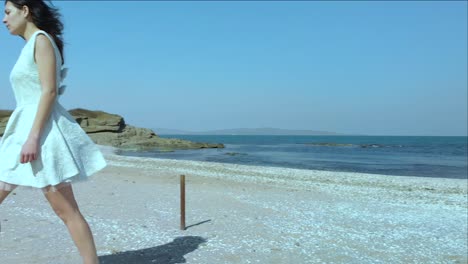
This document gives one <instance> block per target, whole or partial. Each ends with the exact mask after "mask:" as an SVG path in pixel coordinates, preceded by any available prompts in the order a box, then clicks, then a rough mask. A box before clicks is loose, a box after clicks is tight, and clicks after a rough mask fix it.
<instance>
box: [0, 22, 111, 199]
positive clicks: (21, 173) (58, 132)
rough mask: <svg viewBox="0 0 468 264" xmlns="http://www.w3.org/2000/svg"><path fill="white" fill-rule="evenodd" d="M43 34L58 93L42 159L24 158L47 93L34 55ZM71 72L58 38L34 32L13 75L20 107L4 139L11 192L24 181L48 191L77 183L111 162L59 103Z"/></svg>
mask: <svg viewBox="0 0 468 264" xmlns="http://www.w3.org/2000/svg"><path fill="white" fill-rule="evenodd" d="M39 34H43V35H45V36H46V37H47V38H48V39H49V40H50V41H51V43H52V46H53V47H54V51H55V59H56V66H57V67H56V69H57V75H56V76H57V80H56V82H57V94H58V96H57V97H56V99H55V101H54V103H53V106H52V110H51V112H50V115H49V117H48V119H47V121H46V124H45V126H44V129H43V131H42V133H41V135H40V140H39V153H38V155H37V159H36V160H34V161H31V162H28V163H21V162H20V154H21V149H22V147H23V144H24V143H25V142H26V140H27V138H28V136H29V133H30V131H31V128H32V126H33V123H34V119H35V116H36V113H37V111H38V106H39V101H40V97H41V93H42V88H41V83H40V80H39V73H38V67H37V64H36V62H35V60H34V47H35V41H36V37H37V36H38V35H39ZM66 72H67V69H66V68H63V67H62V57H61V55H60V51H59V49H58V48H57V45H56V44H55V42H54V40H53V38H52V37H51V36H50V35H49V34H47V33H46V32H45V31H42V30H38V31H36V32H34V33H33V34H32V36H31V37H30V38H29V40H28V41H27V42H26V44H25V46H24V47H23V49H22V51H21V54H20V56H19V57H18V60H17V62H16V64H15V65H14V67H13V69H12V71H11V74H10V82H11V86H12V88H13V92H14V95H15V100H16V107H15V109H14V111H13V113H12V114H11V116H10V118H9V120H8V123H7V125H6V128H5V131H4V134H3V136H2V138H1V139H0V190H6V191H11V190H13V189H15V188H16V187H18V186H24V187H31V188H38V189H41V190H42V191H43V192H44V193H47V192H49V191H57V190H58V189H60V188H61V187H63V186H67V185H70V184H72V183H73V182H80V181H84V180H87V179H88V177H89V176H91V175H92V174H94V173H96V172H98V171H99V170H101V169H103V168H104V167H106V165H107V163H106V161H105V159H104V156H103V154H102V152H101V151H100V149H99V147H98V146H97V145H96V144H95V143H94V141H92V140H91V138H90V137H89V136H88V135H87V134H86V132H85V131H84V130H83V129H82V128H81V126H80V125H79V124H78V123H77V122H76V120H75V119H74V118H73V116H71V115H70V113H68V111H67V110H66V109H65V108H64V107H63V106H62V105H61V104H60V103H59V98H60V96H61V95H62V94H63V92H64V90H65V86H63V85H62V86H60V85H61V84H62V81H63V79H64V78H65V76H66Z"/></svg>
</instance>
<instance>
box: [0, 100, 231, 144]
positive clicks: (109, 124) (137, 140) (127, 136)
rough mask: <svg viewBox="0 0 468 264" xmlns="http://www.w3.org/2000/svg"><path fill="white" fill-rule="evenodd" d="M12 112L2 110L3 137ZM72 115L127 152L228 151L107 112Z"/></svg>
mask: <svg viewBox="0 0 468 264" xmlns="http://www.w3.org/2000/svg"><path fill="white" fill-rule="evenodd" d="M11 113H12V111H9V110H0V136H2V135H3V132H4V130H5V127H6V124H7V122H8V119H9V117H10V115H11ZM69 113H70V114H71V115H72V116H73V117H74V118H75V120H76V122H77V123H78V124H80V126H81V127H82V128H83V130H84V131H85V132H86V133H87V134H88V136H89V137H90V138H91V139H92V140H93V141H94V142H95V143H96V144H99V145H108V146H113V147H118V148H124V149H132V150H147V149H162V150H165V151H171V150H174V149H201V148H224V145H223V144H219V143H201V142H192V141H189V140H183V139H177V138H161V137H159V136H158V135H157V134H156V133H154V132H153V131H152V130H151V129H147V128H138V127H134V126H131V125H127V124H125V120H124V118H123V117H122V116H119V115H116V114H110V113H106V112H103V111H90V110H86V109H81V108H77V109H73V110H70V111H69Z"/></svg>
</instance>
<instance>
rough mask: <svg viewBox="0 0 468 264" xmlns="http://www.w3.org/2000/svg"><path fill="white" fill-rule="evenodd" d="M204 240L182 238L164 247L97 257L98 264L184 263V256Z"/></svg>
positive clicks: (190, 237) (204, 240)
mask: <svg viewBox="0 0 468 264" xmlns="http://www.w3.org/2000/svg"><path fill="white" fill-rule="evenodd" d="M205 242H206V239H204V238H202V237H199V236H184V237H178V238H176V239H174V241H172V242H170V243H167V244H165V245H161V246H157V247H152V248H145V249H139V250H134V251H125V252H118V253H115V254H112V255H106V256H99V262H100V264H155V263H158V264H159V263H161V264H173V263H174V264H175V263H186V260H185V258H184V255H185V254H187V253H190V252H192V251H194V250H196V249H197V248H198V246H199V245H200V244H202V243H205Z"/></svg>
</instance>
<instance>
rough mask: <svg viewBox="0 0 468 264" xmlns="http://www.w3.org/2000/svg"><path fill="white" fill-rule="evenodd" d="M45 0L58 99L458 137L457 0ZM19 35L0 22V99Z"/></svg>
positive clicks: (463, 36) (149, 112) (2, 101)
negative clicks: (52, 28) (59, 41)
mask: <svg viewBox="0 0 468 264" xmlns="http://www.w3.org/2000/svg"><path fill="white" fill-rule="evenodd" d="M54 3H55V4H56V6H58V7H60V8H61V10H62V14H63V16H64V23H65V35H64V37H65V41H66V44H67V45H66V50H65V56H66V57H65V59H66V64H67V66H68V67H69V68H70V71H69V76H68V78H67V80H66V84H67V86H68V87H67V92H66V93H65V94H64V96H63V97H62V98H61V99H60V100H61V102H62V104H63V105H64V106H65V108H67V109H72V108H76V107H81V108H87V109H91V110H103V111H106V112H111V113H117V114H119V115H122V116H123V117H124V118H125V120H126V122H127V123H129V124H131V125H135V126H140V127H148V128H156V127H163V128H173V129H182V130H191V131H202V130H211V129H225V128H241V127H243V128H257V127H275V128H284V129H310V130H324V131H333V132H338V133H352V134H369V135H467V121H466V120H467V90H468V84H467V78H468V77H467V8H468V7H467V2H460V1H458V2H446V1H441V2H435V1H429V2H422V1H421V2H420V1H418V2H405V1H389V2H381V1H377V2H371V1H356V2H351V1H350V2H338V1H332V2H315V1H312V2H279V1H265V2H248V1H240V2H235V1H233V2H229V1H225V2H213V1H207V2H157V1H154V2H151V1H146V2H133V1H116V2H110V1H105V2H92V1H89V2H87V1H75V2H65V1H55V2H54ZM2 11H3V10H2ZM23 45H24V41H23V40H22V39H21V38H19V37H16V36H11V35H9V33H8V32H7V30H6V28H5V27H1V29H0V109H13V108H14V107H15V101H14V97H13V92H12V90H11V86H10V84H9V74H10V71H11V68H12V67H13V65H14V63H15V61H16V59H17V56H18V55H19V52H20V50H21V48H22V47H23ZM156 133H157V131H156Z"/></svg>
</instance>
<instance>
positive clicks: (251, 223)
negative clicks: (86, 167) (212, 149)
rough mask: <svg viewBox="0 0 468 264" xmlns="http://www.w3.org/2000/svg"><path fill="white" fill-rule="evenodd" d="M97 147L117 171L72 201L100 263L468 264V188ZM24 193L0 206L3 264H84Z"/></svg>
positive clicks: (36, 200) (52, 219)
mask: <svg viewBox="0 0 468 264" xmlns="http://www.w3.org/2000/svg"><path fill="white" fill-rule="evenodd" d="M99 147H100V149H101V150H102V151H103V153H104V155H105V158H106V160H107V161H108V167H106V168H105V169H104V170H102V171H100V172H98V173H97V174H96V175H93V176H91V178H90V180H89V181H88V182H83V183H78V184H75V185H74V192H75V196H76V199H77V202H78V204H79V206H80V209H81V211H82V213H83V215H84V216H85V218H86V219H87V221H88V223H89V225H90V227H91V229H92V231H93V234H94V237H95V242H96V246H97V250H98V255H99V256H100V260H101V264H107V263H112V264H120V263H121V264H123V263H151V261H152V260H156V262H155V263H182V262H186V263H321V262H327V263H346V262H354V263H356V262H359V263H375V262H384V263H466V262H467V261H468V259H467V257H466V250H467V249H468V245H467V241H466V236H467V234H468V231H467V228H468V226H467V225H468V224H467V223H468V216H467V214H466V213H467V180H462V179H445V178H422V177H407V176H391V177H385V176H384V175H370V174H359V173H336V172H323V171H309V170H300V169H283V168H276V167H261V166H249V165H234V164H223V163H215V162H204V161H203V162H202V161H183V160H168V159H157V158H139V157H127V156H118V155H115V154H113V150H114V148H112V147H107V146H99ZM180 174H185V175H186V225H187V227H188V228H187V229H186V230H180V229H179V225H180V222H179V217H180V215H179V213H180V212H179V206H180V204H179V203H180V201H179V191H180V189H179V188H180V186H179V175H180ZM19 188H20V189H19V190H17V191H15V193H16V194H15V195H12V196H11V197H8V198H7V199H6V200H5V201H4V204H2V205H0V221H2V232H1V233H0V259H2V263H5V264H9V263H25V264H29V263H80V261H79V255H78V252H77V250H76V248H75V247H74V245H73V242H72V241H71V239H70V238H69V235H68V233H67V230H66V227H65V226H64V225H63V223H62V222H61V221H60V220H59V219H58V217H57V216H55V214H54V213H53V211H52V210H51V208H50V206H49V205H48V203H47V201H45V198H44V197H43V195H42V194H40V193H39V192H34V191H28V190H25V189H23V190H21V187H19ZM5 220H7V221H5ZM38 243H39V244H38ZM145 261H146V262H145Z"/></svg>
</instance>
